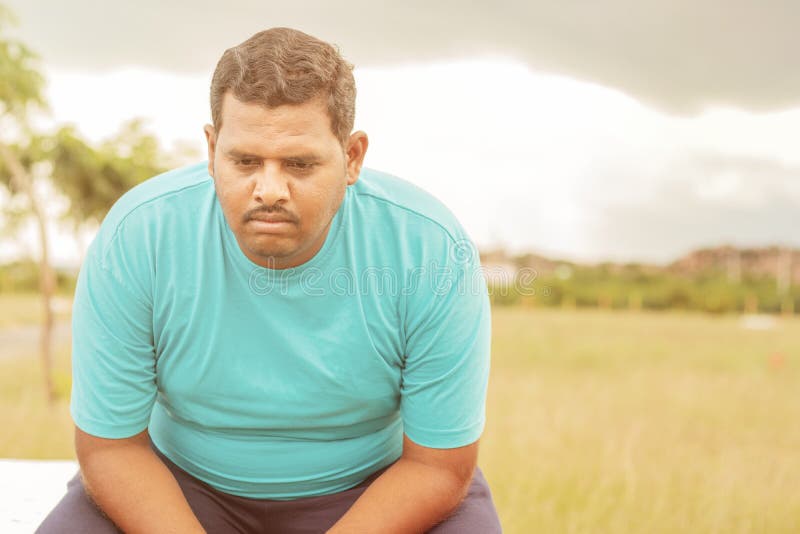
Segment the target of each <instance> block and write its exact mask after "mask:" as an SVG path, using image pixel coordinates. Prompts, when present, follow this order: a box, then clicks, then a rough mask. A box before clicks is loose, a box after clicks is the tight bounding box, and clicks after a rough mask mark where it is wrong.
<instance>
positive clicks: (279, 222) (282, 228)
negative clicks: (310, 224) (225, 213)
mask: <svg viewBox="0 0 800 534" xmlns="http://www.w3.org/2000/svg"><path fill="white" fill-rule="evenodd" d="M247 224H248V225H249V226H250V227H251V228H253V229H254V230H255V231H256V232H259V233H265V234H281V233H286V232H287V231H288V230H289V229H291V228H292V227H293V226H294V222H293V221H291V220H289V219H287V218H285V217H280V216H269V215H266V214H265V215H262V216H257V217H253V218H251V219H250V220H249V221H248V222H247Z"/></svg>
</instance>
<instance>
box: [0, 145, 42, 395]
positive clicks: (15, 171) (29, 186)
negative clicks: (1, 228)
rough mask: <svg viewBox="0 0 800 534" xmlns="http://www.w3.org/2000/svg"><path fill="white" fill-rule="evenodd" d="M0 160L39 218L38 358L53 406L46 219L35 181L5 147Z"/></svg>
mask: <svg viewBox="0 0 800 534" xmlns="http://www.w3.org/2000/svg"><path fill="white" fill-rule="evenodd" d="M0 157H2V158H3V161H4V162H5V164H6V166H7V167H8V169H9V170H10V171H11V180H12V181H13V183H14V187H15V188H16V189H17V190H18V191H20V192H22V193H24V194H25V195H26V196H27V197H28V201H29V202H30V207H31V213H32V214H33V216H34V217H35V218H36V224H37V227H38V230H39V240H40V243H41V257H40V259H39V291H40V293H41V296H42V308H43V309H42V311H43V321H42V325H41V331H40V337H39V354H40V359H41V363H42V378H43V379H44V388H45V394H46V395H47V402H48V403H49V404H51V405H52V404H53V402H54V401H55V398H56V391H55V385H54V383H53V354H52V337H53V322H54V319H53V293H54V292H55V275H54V273H53V268H52V267H51V265H50V254H49V252H48V233H47V217H46V214H45V212H44V210H43V209H42V206H41V205H40V204H39V201H38V199H37V198H36V192H35V191H34V189H33V180H32V178H31V176H30V174H29V173H28V172H27V171H26V170H25V168H24V167H23V166H22V163H20V161H19V160H18V159H17V157H16V155H15V154H14V153H13V152H12V151H11V150H10V149H9V148H8V147H7V146H6V145H4V144H2V143H0Z"/></svg>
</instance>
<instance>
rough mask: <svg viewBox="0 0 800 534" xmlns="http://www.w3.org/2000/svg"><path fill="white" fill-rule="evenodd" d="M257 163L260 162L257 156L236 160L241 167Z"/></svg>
mask: <svg viewBox="0 0 800 534" xmlns="http://www.w3.org/2000/svg"><path fill="white" fill-rule="evenodd" d="M257 164H258V160H256V159H255V158H242V159H238V160H236V165H238V166H240V167H252V166H253V165H257Z"/></svg>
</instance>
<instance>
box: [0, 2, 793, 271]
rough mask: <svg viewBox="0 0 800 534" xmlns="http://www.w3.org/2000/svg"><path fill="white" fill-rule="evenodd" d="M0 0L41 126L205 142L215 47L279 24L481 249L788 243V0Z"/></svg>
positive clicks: (609, 252) (661, 251) (675, 248)
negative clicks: (134, 124)
mask: <svg viewBox="0 0 800 534" xmlns="http://www.w3.org/2000/svg"><path fill="white" fill-rule="evenodd" d="M0 2H4V3H5V4H6V5H8V6H9V7H11V8H12V10H13V11H15V12H16V14H17V16H18V18H19V22H20V24H19V26H18V27H17V28H16V29H15V30H13V32H14V33H15V34H16V35H17V36H18V37H19V38H21V39H22V40H24V41H25V42H26V43H27V44H28V45H29V46H30V47H32V48H33V49H34V50H36V51H38V53H39V54H40V55H41V57H42V68H43V70H44V71H45V74H46V75H47V78H48V81H49V84H48V96H49V99H50V102H51V107H52V117H51V118H50V119H48V120H50V121H51V122H59V123H60V122H73V123H75V124H77V126H78V128H79V129H80V130H81V131H82V132H83V133H84V134H85V135H87V136H88V137H90V138H91V139H97V140H99V139H102V138H103V137H105V136H108V135H110V134H112V133H113V132H114V131H115V130H116V128H117V127H118V126H119V125H120V123H121V122H122V121H124V120H126V119H128V118H132V117H137V116H138V117H146V118H147V119H148V125H149V128H150V129H151V131H152V132H153V133H155V134H156V135H157V136H159V138H160V139H161V140H162V141H163V143H164V145H165V146H166V147H174V146H177V145H185V144H188V145H190V146H195V147H196V148H197V149H198V151H199V152H201V151H202V149H203V134H202V125H203V124H204V123H205V122H208V120H209V112H208V96H207V94H208V84H209V80H210V76H211V73H212V71H213V68H214V65H215V64H216V61H217V59H218V58H219V55H220V54H221V53H222V51H224V49H226V48H228V47H230V46H234V45H236V44H238V43H239V42H241V41H243V40H244V39H246V38H247V37H249V36H250V35H251V34H252V33H255V32H256V31H259V30H261V29H264V28H268V27H271V26H291V27H295V28H298V29H301V30H304V31H307V32H309V33H312V34H314V35H316V36H318V37H320V38H323V39H325V40H328V41H330V42H333V43H336V44H337V45H339V47H340V48H341V51H342V53H343V55H344V56H345V57H346V58H347V59H349V60H350V61H351V62H353V63H354V64H355V65H356V71H355V74H356V81H357V84H358V91H359V95H358V102H357V117H356V127H357V128H359V129H363V130H365V131H367V132H368V134H369V135H370V140H371V145H370V150H369V153H368V155H367V162H366V163H367V165H368V166H371V167H375V168H379V169H382V170H386V171H389V172H392V173H394V174H397V175H399V176H402V177H404V178H406V179H408V180H411V181H413V182H416V183H418V184H420V185H421V186H422V187H424V188H426V189H427V190H429V191H431V192H432V193H434V194H435V195H436V196H437V197H439V198H440V199H442V200H443V201H444V202H445V203H446V204H447V205H448V206H450V208H451V209H452V210H453V211H454V212H455V213H456V215H457V216H458V217H459V218H460V219H461V221H462V222H463V223H464V225H465V226H466V227H467V229H468V231H469V232H470V234H471V235H472V236H473V237H474V238H475V240H476V241H477V242H478V243H479V244H480V245H482V246H489V245H493V244H500V245H504V246H506V247H509V248H512V249H515V250H533V251H536V252H540V253H545V254H549V255H555V256H560V257H565V258H570V259H579V260H588V261H597V260H602V259H615V260H638V261H650V262H666V261H669V260H671V259H674V258H676V257H677V256H679V255H681V254H683V253H685V252H687V251H689V250H691V249H692V248H695V247H700V246H709V245H716V244H722V243H731V244H738V245H748V246H761V245H771V244H779V245H794V246H800V232H798V231H797V229H798V228H800V150H798V141H797V140H798V139H800V69H799V68H797V58H798V54H797V50H800V37H799V36H800V32H798V31H797V27H798V24H800V2H796V1H792V0H762V1H758V0H751V1H747V0H740V1H736V2H731V1H729V0H725V1H723V0H697V1H693V2H690V1H688V0H660V1H659V0H654V1H652V2H641V1H639V0H610V1H602V2H588V1H579V0H563V1H561V2H544V1H538V0H528V1H524V2H523V1H511V0H505V1H497V0H496V1H492V2H479V3H475V2H473V3H464V2H455V1H451V0H448V1H439V2H421V1H416V0H415V1H406V2H392V3H389V2H376V1H374V0H373V1H371V2H367V1H361V0H355V1H342V2H323V1H313V2H302V1H298V2H294V3H291V4H289V3H285V2H280V3H279V2H269V1H263V0H262V1H256V0H233V1H229V2H226V3H222V2H207V1H197V0H192V1H189V0H174V1H170V2H164V1H158V2H157V1H155V0H140V1H138V2H123V1H114V0H109V1H104V2H101V1H93V0H70V1H69V2H62V1H55V0H39V1H36V2H30V1H28V0H0ZM43 126H44V124H43ZM5 250H6V253H7V252H8V250H10V249H9V248H8V247H6V248H5ZM74 250H75V246H74V245H69V244H67V242H66V241H65V242H64V243H63V244H61V245H58V246H57V247H56V250H55V253H56V256H57V258H59V259H60V260H61V261H62V262H64V261H68V260H69V257H70V256H71V255H74ZM0 252H2V250H0Z"/></svg>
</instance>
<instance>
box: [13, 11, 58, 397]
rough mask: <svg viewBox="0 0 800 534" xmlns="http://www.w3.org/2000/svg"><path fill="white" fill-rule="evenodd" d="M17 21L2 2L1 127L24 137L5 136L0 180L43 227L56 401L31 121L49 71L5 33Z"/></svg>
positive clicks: (44, 344)
mask: <svg viewBox="0 0 800 534" xmlns="http://www.w3.org/2000/svg"><path fill="white" fill-rule="evenodd" d="M14 22H15V20H14V18H13V16H12V14H11V12H10V11H8V10H7V9H6V8H4V7H3V6H0V127H1V128H0V131H2V132H9V131H10V132H14V133H15V134H16V135H17V137H18V138H19V139H20V142H19V143H17V144H16V145H12V144H11V142H10V140H9V139H5V138H0V183H2V184H3V185H4V186H5V187H6V189H7V190H8V191H9V193H10V194H11V195H12V196H15V195H22V196H23V197H24V198H25V200H26V201H27V208H28V211H29V212H30V214H31V215H33V217H34V219H35V220H36V225H37V229H38V232H39V239H40V243H41V250H40V258H39V267H40V268H39V277H40V278H39V288H40V292H41V296H42V307H43V311H44V321H43V323H42V330H41V337H40V354H41V360H42V368H43V369H42V370H43V373H44V382H45V389H46V392H47V398H48V400H49V401H50V402H52V401H53V400H54V398H55V388H54V386H53V380H52V373H51V367H52V355H51V337H52V331H53V306H52V298H53V292H54V290H55V275H54V273H53V269H52V267H51V266H50V258H49V255H48V250H49V249H48V241H49V236H48V233H47V221H46V214H45V211H44V209H43V206H42V204H41V202H40V200H39V199H38V198H37V196H36V189H35V186H34V180H33V176H32V173H31V171H32V163H33V161H35V160H36V159H37V154H36V151H37V150H38V148H39V146H38V142H37V140H36V138H35V136H33V134H32V133H31V131H30V128H29V125H28V121H27V119H28V114H29V112H30V111H31V110H32V108H39V109H44V108H46V106H45V100H44V97H43V95H42V89H43V87H44V77H43V76H42V75H41V74H40V73H39V72H38V71H37V70H36V68H35V63H36V62H37V59H38V58H37V56H36V55H35V54H34V53H33V52H32V51H31V50H29V49H28V48H27V47H26V46H25V45H23V44H22V43H20V42H18V41H15V40H12V39H8V38H5V37H4V36H3V33H2V32H3V30H5V28H6V26H7V25H8V24H11V23H14ZM26 145H27V146H26Z"/></svg>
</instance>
